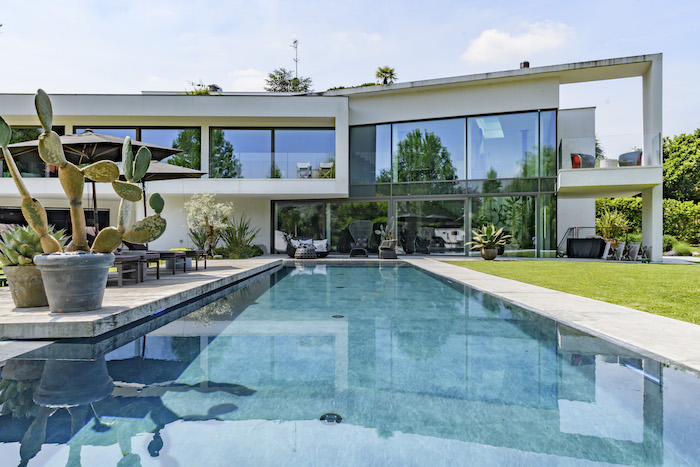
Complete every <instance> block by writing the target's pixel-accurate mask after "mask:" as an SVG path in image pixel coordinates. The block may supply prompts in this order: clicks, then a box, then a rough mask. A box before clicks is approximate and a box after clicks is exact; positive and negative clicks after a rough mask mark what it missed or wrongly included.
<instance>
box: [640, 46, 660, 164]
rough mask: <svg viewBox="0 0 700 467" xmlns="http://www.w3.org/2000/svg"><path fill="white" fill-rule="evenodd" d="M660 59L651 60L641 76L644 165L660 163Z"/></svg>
mask: <svg viewBox="0 0 700 467" xmlns="http://www.w3.org/2000/svg"><path fill="white" fill-rule="evenodd" d="M661 68H662V60H661V55H659V56H658V58H656V59H653V60H652V61H651V65H650V66H649V69H648V70H647V71H646V73H644V75H643V76H642V122H643V127H644V147H643V148H642V149H643V151H644V162H643V164H644V165H661V135H662V132H661V117H662V104H663V99H662V69H661Z"/></svg>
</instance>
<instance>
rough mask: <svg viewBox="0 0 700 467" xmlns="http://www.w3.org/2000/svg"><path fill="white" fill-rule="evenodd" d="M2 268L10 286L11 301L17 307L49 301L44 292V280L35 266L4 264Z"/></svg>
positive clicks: (37, 304) (39, 304)
mask: <svg viewBox="0 0 700 467" xmlns="http://www.w3.org/2000/svg"><path fill="white" fill-rule="evenodd" d="M2 270H3V271H4V272H5V277H7V284H8V285H9V286H10V294H11V295H12V301H14V302H15V306H16V307H17V308H28V307H32V306H46V305H48V304H49V302H48V301H47V299H46V293H45V292H44V281H43V280H42V279H41V272H40V271H39V270H38V269H37V268H36V266H34V265H31V266H4V267H3V268H2Z"/></svg>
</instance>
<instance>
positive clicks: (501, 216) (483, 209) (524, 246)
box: [470, 196, 537, 256]
mask: <svg viewBox="0 0 700 467" xmlns="http://www.w3.org/2000/svg"><path fill="white" fill-rule="evenodd" d="M535 199H536V197H535V196H497V197H496V196H494V197H483V198H471V200H470V201H471V207H470V217H471V222H470V224H471V228H472V230H473V229H480V228H481V227H482V226H484V225H488V224H494V225H495V226H496V227H497V228H500V227H503V228H504V230H505V231H506V233H508V234H509V235H512V238H510V239H509V240H508V244H507V245H506V247H505V254H506V255H512V256H535V254H536V251H535V238H536V237H535V235H536V234H535V230H536V229H535V222H536V213H537V209H536V206H537V205H536V202H535Z"/></svg>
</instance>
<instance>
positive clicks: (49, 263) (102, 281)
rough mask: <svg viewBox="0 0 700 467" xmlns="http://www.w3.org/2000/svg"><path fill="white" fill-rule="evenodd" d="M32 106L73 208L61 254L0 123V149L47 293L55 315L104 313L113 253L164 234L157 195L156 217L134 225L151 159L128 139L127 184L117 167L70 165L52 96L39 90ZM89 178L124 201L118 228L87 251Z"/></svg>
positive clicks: (43, 145) (44, 150) (45, 153)
mask: <svg viewBox="0 0 700 467" xmlns="http://www.w3.org/2000/svg"><path fill="white" fill-rule="evenodd" d="M34 105H35V107H36V110H37V115H38V117H39V121H40V122H41V126H42V127H43V129H44V133H42V134H41V135H40V136H39V145H38V149H39V157H41V159H42V160H43V161H44V162H45V163H46V164H49V165H52V166H56V167H57V169H58V178H59V180H60V182H61V186H62V188H63V191H64V192H65V193H66V197H67V198H68V201H69V203H70V216H71V226H72V231H73V232H72V234H73V237H72V240H71V242H70V243H69V245H68V246H67V247H66V251H65V252H63V247H62V246H61V244H60V243H59V242H58V240H56V238H55V237H53V236H52V235H50V234H49V227H48V221H47V216H46V210H45V209H44V207H43V206H42V205H41V203H40V202H39V201H38V200H36V199H35V198H33V197H32V196H31V195H30V194H29V191H28V190H27V187H26V186H25V185H24V181H23V179H22V176H21V175H20V173H19V170H18V169H17V165H16V164H15V162H14V159H13V157H12V154H10V151H9V150H8V149H7V145H8V144H9V142H10V138H11V136H12V130H11V128H10V126H9V125H8V124H7V123H6V122H5V120H3V119H2V117H0V147H2V152H3V155H4V158H5V162H6V163H7V167H8V170H9V171H10V174H11V175H12V178H13V179H14V181H15V184H16V185H17V190H18V191H19V194H20V196H21V197H22V203H21V209H22V214H23V215H24V218H25V220H26V221H27V223H28V224H29V225H30V226H31V227H32V229H34V231H35V232H36V233H37V235H38V236H39V241H40V243H41V247H42V250H43V251H44V253H45V254H43V255H38V256H36V257H35V258H34V262H35V263H36V265H37V268H38V269H39V270H40V271H41V276H42V279H43V281H44V289H45V290H46V297H47V299H48V302H49V308H50V309H51V311H52V312H67V311H87V310H94V309H97V308H101V307H102V297H103V295H104V289H105V287H106V285H107V273H108V271H109V267H110V266H111V265H112V264H113V263H114V255H113V254H112V253H111V252H112V251H114V250H115V249H116V248H117V247H118V246H119V244H120V243H121V242H122V240H126V241H128V242H132V243H147V242H151V241H153V240H155V239H157V238H158V237H160V236H161V235H162V234H163V232H164V231H165V226H166V222H165V219H163V218H162V217H160V212H161V211H162V210H163V205H164V202H163V198H162V197H161V196H160V195H159V194H157V193H155V194H153V195H152V196H151V198H150V204H151V207H152V208H153V210H154V211H155V212H156V214H155V215H153V216H149V217H147V218H145V219H142V220H141V221H139V222H136V223H134V224H133V225H132V224H131V222H130V218H131V213H132V212H133V207H134V206H133V203H135V202H137V201H139V200H140V199H141V196H142V191H141V188H139V186H138V185H136V184H135V183H134V182H138V181H139V180H141V178H143V176H144V175H145V174H146V171H147V170H148V166H149V165H150V163H151V153H150V151H149V150H148V149H147V148H144V147H141V148H140V149H139V151H138V153H137V154H136V156H135V157H134V154H133V151H132V148H131V140H130V139H129V138H126V140H125V141H124V146H123V148H122V158H123V164H124V175H125V178H126V179H127V181H126V182H121V181H119V180H118V178H119V168H118V167H117V165H116V164H115V163H114V162H111V161H99V162H95V163H94V164H90V165H88V166H86V167H81V168H79V167H77V166H76V165H74V164H72V163H71V162H69V161H68V160H67V159H66V156H65V154H64V152H63V146H62V144H61V139H60V137H59V136H58V134H57V133H56V132H54V131H51V127H52V124H53V110H52V108H51V101H50V99H49V96H48V95H47V94H46V93H45V92H44V91H42V90H41V89H39V90H38V91H37V93H36V96H35V98H34ZM85 178H88V179H90V180H93V181H95V182H103V183H111V184H112V187H113V188H114V191H115V192H116V193H117V195H119V197H120V198H121V203H120V205H119V218H118V223H117V226H116V227H107V228H105V229H102V230H101V231H100V232H99V234H98V235H97V237H96V238H95V241H94V243H93V245H92V248H91V247H90V246H89V245H88V242H87V234H86V229H85V212H84V211H83V206H82V198H83V187H84V185H85Z"/></svg>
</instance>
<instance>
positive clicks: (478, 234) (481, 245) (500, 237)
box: [464, 224, 511, 260]
mask: <svg viewBox="0 0 700 467" xmlns="http://www.w3.org/2000/svg"><path fill="white" fill-rule="evenodd" d="M472 235H473V237H472V238H473V239H474V240H473V241H471V242H467V243H465V244H464V246H469V245H471V248H470V250H481V257H482V258H484V259H486V260H492V259H495V258H496V256H498V248H499V247H502V246H505V245H506V243H508V242H507V240H508V239H509V238H511V236H510V235H506V234H505V232H503V227H501V228H500V229H496V226H495V225H493V224H489V225H484V226H482V227H481V229H477V230H472Z"/></svg>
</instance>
